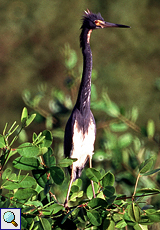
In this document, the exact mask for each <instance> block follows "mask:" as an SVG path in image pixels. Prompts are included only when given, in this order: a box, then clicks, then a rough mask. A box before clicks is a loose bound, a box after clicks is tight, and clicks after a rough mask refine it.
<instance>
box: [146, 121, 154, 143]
mask: <svg viewBox="0 0 160 230" xmlns="http://www.w3.org/2000/svg"><path fill="white" fill-rule="evenodd" d="M154 134H155V124H154V121H153V120H151V119H150V120H148V123H147V135H148V138H149V139H152V138H153V137H154Z"/></svg>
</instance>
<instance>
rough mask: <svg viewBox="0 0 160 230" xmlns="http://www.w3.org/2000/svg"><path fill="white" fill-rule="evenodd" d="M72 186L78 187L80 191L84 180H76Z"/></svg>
mask: <svg viewBox="0 0 160 230" xmlns="http://www.w3.org/2000/svg"><path fill="white" fill-rule="evenodd" d="M72 185H76V186H78V188H79V189H80V188H81V187H82V180H81V179H80V178H78V179H77V180H75V181H74V182H73V183H72Z"/></svg>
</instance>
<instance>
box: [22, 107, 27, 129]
mask: <svg viewBox="0 0 160 230" xmlns="http://www.w3.org/2000/svg"><path fill="white" fill-rule="evenodd" d="M27 119H28V111H27V108H26V107H24V108H23V110H22V114H21V123H22V125H25V124H26V120H27Z"/></svg>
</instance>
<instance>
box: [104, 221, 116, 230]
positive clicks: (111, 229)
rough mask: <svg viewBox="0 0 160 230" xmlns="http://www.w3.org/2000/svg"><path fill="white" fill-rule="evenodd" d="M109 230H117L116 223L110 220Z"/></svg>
mask: <svg viewBox="0 0 160 230" xmlns="http://www.w3.org/2000/svg"><path fill="white" fill-rule="evenodd" d="M104 229H105V228H104ZM105 230H106V229H105ZM107 230H115V223H114V221H112V220H110V224H109V226H108V228H107Z"/></svg>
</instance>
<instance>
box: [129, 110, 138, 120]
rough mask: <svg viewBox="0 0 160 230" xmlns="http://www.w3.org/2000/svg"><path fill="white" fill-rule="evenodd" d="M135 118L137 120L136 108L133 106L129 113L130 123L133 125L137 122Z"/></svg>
mask: <svg viewBox="0 0 160 230" xmlns="http://www.w3.org/2000/svg"><path fill="white" fill-rule="evenodd" d="M137 118H138V108H137V107H136V106H134V107H133V108H132V112H131V121H132V122H134V123H135V122H136V121H137Z"/></svg>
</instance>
